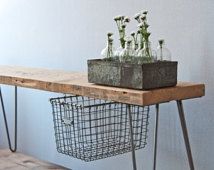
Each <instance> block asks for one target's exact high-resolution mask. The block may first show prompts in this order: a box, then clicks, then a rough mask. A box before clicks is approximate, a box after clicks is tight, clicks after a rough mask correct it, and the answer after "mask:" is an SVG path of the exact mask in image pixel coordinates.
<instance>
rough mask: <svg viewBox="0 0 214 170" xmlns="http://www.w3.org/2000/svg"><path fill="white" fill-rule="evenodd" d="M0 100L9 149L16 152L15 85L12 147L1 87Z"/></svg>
mask: <svg viewBox="0 0 214 170" xmlns="http://www.w3.org/2000/svg"><path fill="white" fill-rule="evenodd" d="M0 100H1V106H2V112H3V116H4V123H5V128H6V133H7V139H8V145H9V149H10V150H11V152H16V149H17V86H15V129H14V148H12V146H11V139H10V134H9V130H8V123H7V117H6V112H5V107H4V101H3V96H2V92H1V88H0Z"/></svg>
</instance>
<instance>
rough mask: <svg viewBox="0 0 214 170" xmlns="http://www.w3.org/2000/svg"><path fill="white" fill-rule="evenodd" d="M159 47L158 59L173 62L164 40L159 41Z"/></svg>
mask: <svg viewBox="0 0 214 170" xmlns="http://www.w3.org/2000/svg"><path fill="white" fill-rule="evenodd" d="M158 42H159V45H158V47H157V59H158V60H160V61H171V52H170V51H169V50H168V49H167V48H166V47H165V43H164V40H163V39H162V40H159V41H158Z"/></svg>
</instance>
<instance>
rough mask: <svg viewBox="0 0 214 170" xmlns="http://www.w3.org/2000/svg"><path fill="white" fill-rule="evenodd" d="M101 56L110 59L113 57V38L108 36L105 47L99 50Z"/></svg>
mask: <svg viewBox="0 0 214 170" xmlns="http://www.w3.org/2000/svg"><path fill="white" fill-rule="evenodd" d="M101 57H102V58H104V59H110V60H112V59H113V57H114V53H113V39H111V38H109V39H108V41H107V44H106V47H105V48H104V49H103V50H102V51H101Z"/></svg>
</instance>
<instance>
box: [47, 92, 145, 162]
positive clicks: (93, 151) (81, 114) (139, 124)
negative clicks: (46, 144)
mask: <svg viewBox="0 0 214 170" xmlns="http://www.w3.org/2000/svg"><path fill="white" fill-rule="evenodd" d="M50 102H51V104H52V109H53V121H54V129H55V138H56V145H57V151H58V152H60V153H63V154H66V155H69V156H72V157H75V158H78V159H82V160H84V161H94V160H97V159H103V158H106V157H111V156H115V155H118V154H122V153H126V152H129V151H131V138H130V125H129V115H128V105H127V104H123V103H117V102H111V101H105V100H101V99H93V98H88V97H83V96H65V97H58V98H52V99H50ZM130 110H131V115H132V128H133V139H134V146H135V149H136V150H137V149H140V148H143V147H145V145H146V139H147V131H148V118H149V107H148V106H146V107H141V106H136V105H130Z"/></svg>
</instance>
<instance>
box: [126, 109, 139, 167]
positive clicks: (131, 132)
mask: <svg viewBox="0 0 214 170" xmlns="http://www.w3.org/2000/svg"><path fill="white" fill-rule="evenodd" d="M128 114H129V127H130V138H131V147H132V164H133V170H137V165H136V157H135V145H134V138H133V126H132V114H131V106H130V105H128Z"/></svg>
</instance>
